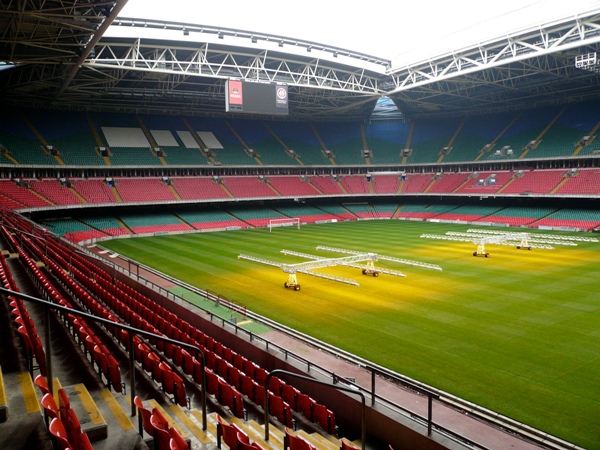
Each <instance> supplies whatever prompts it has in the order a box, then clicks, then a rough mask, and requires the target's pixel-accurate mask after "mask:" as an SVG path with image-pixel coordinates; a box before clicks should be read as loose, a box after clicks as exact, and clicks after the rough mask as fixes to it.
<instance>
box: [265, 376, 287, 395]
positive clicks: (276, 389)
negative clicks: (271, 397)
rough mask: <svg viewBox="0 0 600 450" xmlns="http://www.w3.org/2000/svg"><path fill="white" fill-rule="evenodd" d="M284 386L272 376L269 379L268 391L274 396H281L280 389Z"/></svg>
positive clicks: (282, 382)
mask: <svg viewBox="0 0 600 450" xmlns="http://www.w3.org/2000/svg"><path fill="white" fill-rule="evenodd" d="M284 384H285V382H284V381H282V380H281V379H280V378H277V377H275V376H272V377H271V378H269V390H270V391H271V392H273V394H275V395H281V388H282V387H283V385H284Z"/></svg>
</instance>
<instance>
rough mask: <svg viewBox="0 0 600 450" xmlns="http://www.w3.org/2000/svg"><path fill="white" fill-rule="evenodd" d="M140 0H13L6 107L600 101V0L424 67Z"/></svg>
mask: <svg viewBox="0 0 600 450" xmlns="http://www.w3.org/2000/svg"><path fill="white" fill-rule="evenodd" d="M126 3H127V0H116V1H105V0H87V1H75V0H70V1H67V0H62V1H61V0H54V1H42V2H39V1H35V2H34V1H26V0H24V1H8V2H2V3H1V5H0V29H1V30H3V32H2V40H0V61H2V65H1V66H0V69H3V70H0V90H1V100H2V104H3V105H5V107H7V106H8V107H22V106H26V107H36V108H59V109H74V110H106V111H123V112H138V113H153V112H157V113H168V114H190V115H202V114H209V115H217V116H218V115H225V80H227V79H228V78H242V79H253V80H262V81H278V82H285V83H287V84H288V91H289V107H290V114H289V116H287V118H289V119H292V120H305V119H316V118H321V119H328V120H368V119H370V118H371V116H372V113H373V110H374V108H375V106H376V104H377V102H378V100H379V99H381V98H384V99H391V100H392V101H393V102H394V104H395V105H396V106H397V107H398V109H399V110H400V111H401V112H402V114H404V115H405V116H407V117H410V118H413V117H424V116H427V117H432V116H448V115H468V114H475V113H477V114H481V113H485V112H496V111H512V110H523V109H526V108H533V107H540V106H544V105H548V104H556V103H569V102H578V101H585V100H592V99H598V98H599V97H600V64H599V62H600V61H599V59H600V3H599V2H598V1H593V2H588V3H587V4H586V5H585V8H583V9H582V10H580V11H578V12H577V13H572V14H566V15H564V16H563V17H559V18H553V19H548V20H545V21H541V20H540V22H539V23H536V24H535V25H529V26H524V27H522V28H520V29H518V30H516V31H512V32H510V33H504V34H503V35H500V36H496V37H493V38H486V39H485V40H481V39H483V38H482V37H481V36H480V37H479V38H478V39H475V38H474V42H471V43H470V44H466V45H463V46H461V47H458V48H454V49H453V50H450V51H448V50H445V51H444V52H440V53H441V54H437V55H433V56H429V57H426V58H424V57H422V56H420V57H419V58H417V57H413V58H412V59H411V60H410V61H411V62H410V63H407V62H406V61H407V60H406V58H405V59H400V58H395V59H394V60H392V59H386V58H382V57H379V56H374V55H372V54H370V53H366V52H364V51H354V50H352V49H348V48H345V47H338V46H337V45H327V44H322V43H319V42H317V41H313V40H304V39H297V38H291V37H287V36H285V35H282V34H270V33H267V32H265V31H261V32H256V31H251V30H240V29H237V28H225V27H219V26H213V25H208V24H207V25H198V24H192V23H189V22H175V21H166V20H156V19H154V20H152V19H138V18H125V17H121V16H119V14H120V13H121V11H122V10H123V8H124V7H125V5H126ZM590 5H591V6H590ZM111 25H112V26H111ZM149 30H150V31H151V32H150V31H149ZM441 48H443V47H441V46H440V49H441ZM576 60H577V61H578V62H579V65H580V66H581V67H576V64H575V62H576ZM400 61H404V62H400ZM387 105H388V107H387V108H386V109H388V110H389V102H388V104H387Z"/></svg>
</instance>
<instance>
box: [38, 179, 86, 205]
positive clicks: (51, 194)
mask: <svg viewBox="0 0 600 450" xmlns="http://www.w3.org/2000/svg"><path fill="white" fill-rule="evenodd" d="M29 186H30V187H31V189H33V190H34V191H35V192H37V193H38V194H39V195H40V196H41V197H44V198H46V199H48V200H49V201H51V202H52V203H54V204H55V205H77V204H81V203H83V201H82V200H81V199H80V198H79V197H77V196H76V195H75V194H74V193H73V192H71V191H70V190H69V188H68V187H66V186H63V185H62V184H60V182H59V181H58V180H56V179H50V180H40V181H37V180H31V181H30V182H29Z"/></svg>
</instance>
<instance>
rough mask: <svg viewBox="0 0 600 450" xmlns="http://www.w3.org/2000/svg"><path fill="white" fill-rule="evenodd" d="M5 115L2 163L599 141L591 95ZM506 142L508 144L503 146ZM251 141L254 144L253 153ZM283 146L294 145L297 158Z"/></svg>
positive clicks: (454, 157) (280, 162)
mask: <svg viewBox="0 0 600 450" xmlns="http://www.w3.org/2000/svg"><path fill="white" fill-rule="evenodd" d="M1 115H2V116H1V117H0V119H1V120H0V144H1V145H3V146H4V147H5V148H7V149H8V150H9V152H10V153H9V154H8V155H4V157H2V163H4V164H40V165H48V166H56V165H60V164H66V165H76V166H90V165H100V166H103V165H107V164H110V165H128V166H136V167H139V166H160V165H163V164H166V165H173V166H190V165H196V166H205V165H208V164H214V163H219V164H222V165H246V166H250V165H252V166H255V165H257V164H263V165H275V166H298V165H300V164H302V165H322V166H329V165H331V164H332V162H333V164H335V165H337V166H339V165H359V166H360V165H365V164H400V163H402V162H403V160H404V157H403V154H402V150H403V149H405V148H410V149H412V154H411V155H410V156H407V157H406V158H405V162H406V163H408V164H420V163H435V162H438V161H440V162H468V161H474V160H478V159H484V160H486V159H487V160H504V159H516V158H519V157H522V158H523V159H532V158H548V157H565V156H570V155H573V153H574V152H575V151H576V150H577V151H578V152H579V154H581V155H586V154H590V153H591V152H593V151H594V150H596V149H598V148H599V147H598V146H599V145H600V141H597V140H596V142H594V141H593V140H592V141H591V145H586V146H584V147H583V148H579V145H578V144H579V142H580V140H581V138H583V137H584V136H589V135H591V134H592V130H593V129H594V128H595V126H596V124H597V123H598V121H599V118H598V113H597V108H596V107H595V105H594V104H593V103H584V104H571V105H569V106H568V107H567V108H563V107H562V106H557V107H551V108H539V109H535V110H532V111H529V112H528V113H527V114H521V115H518V114H515V113H499V114H489V115H482V116H473V117H469V118H466V119H462V118H445V119H428V120H419V121H415V122H414V123H410V122H400V121H398V122H372V123H367V124H364V123H359V122H354V123H346V122H340V123H337V122H336V123H327V122H317V123H306V122H286V121H257V120H249V119H222V118H206V117H171V116H161V115H144V116H137V115H133V114H119V113H89V114H80V113H77V112H70V111H52V113H51V114H49V113H48V112H46V111H44V110H30V111H26V112H25V113H24V114H22V115H15V114H13V113H12V112H11V111H5V112H3V113H2V114H1ZM142 124H144V125H145V129H146V130H147V133H148V134H146V133H145V132H144V128H142ZM34 130H35V131H34ZM190 130H194V131H193V132H192V131H190ZM538 138H539V139H540V140H539V141H536V142H535V145H533V146H532V147H531V149H527V147H528V144H530V142H532V141H535V140H537V139H538ZM203 139H204V140H206V142H203ZM200 142H202V145H201V144H200ZM44 144H46V145H52V146H53V147H54V148H55V149H56V150H58V154H57V155H52V154H50V152H48V150H47V149H46V148H44ZM153 145H156V146H158V148H160V149H162V150H163V152H164V156H163V157H162V158H160V157H157V155H156V154H155V153H154V152H153V150H152V148H151V147H152V146H153ZM488 145H489V148H488V149H487V150H486V146H488ZM99 147H108V148H109V150H110V154H109V155H108V156H107V158H106V159H105V158H104V157H103V156H102V155H101V154H100V152H99V151H98V150H97V149H98V148H99ZM201 147H202V148H208V149H210V151H211V155H209V156H208V157H207V156H206V155H204V154H203V153H202V152H201V150H200V148H201ZM503 148H510V149H511V150H512V152H511V153H507V152H506V151H504V153H502V152H501V150H502V149H503ZM248 149H252V150H254V151H255V152H256V154H257V156H258V160H256V159H255V158H254V157H253V156H251V155H250V154H249V153H248V152H247V150H248ZM286 150H294V151H295V152H296V155H297V158H295V157H293V155H292V156H290V155H289V154H288V152H287V151H286ZM326 150H327V151H330V152H331V153H329V154H327V153H325V151H326ZM363 150H371V152H372V154H371V156H370V157H369V158H365V156H364V154H363ZM499 153H502V154H499ZM259 161H260V162H259Z"/></svg>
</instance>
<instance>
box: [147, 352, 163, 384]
mask: <svg viewBox="0 0 600 450" xmlns="http://www.w3.org/2000/svg"><path fill="white" fill-rule="evenodd" d="M148 359H149V360H150V368H151V369H152V370H151V373H152V379H153V380H154V381H156V382H157V383H162V370H160V364H161V363H162V361H161V359H160V358H159V357H158V355H157V354H156V353H154V352H150V353H149V354H148Z"/></svg>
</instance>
